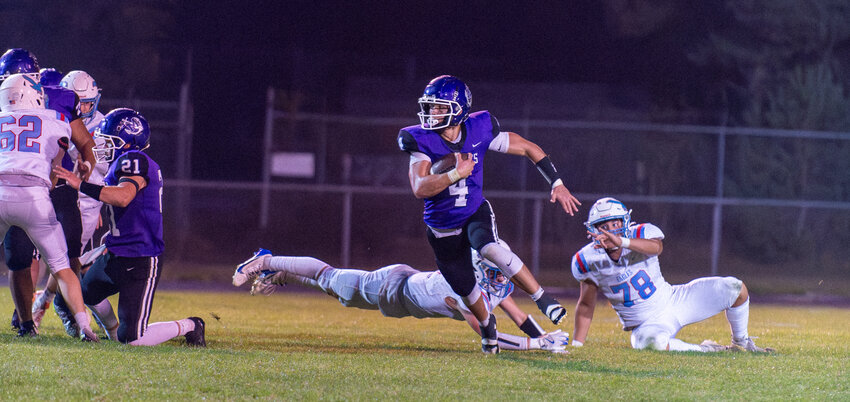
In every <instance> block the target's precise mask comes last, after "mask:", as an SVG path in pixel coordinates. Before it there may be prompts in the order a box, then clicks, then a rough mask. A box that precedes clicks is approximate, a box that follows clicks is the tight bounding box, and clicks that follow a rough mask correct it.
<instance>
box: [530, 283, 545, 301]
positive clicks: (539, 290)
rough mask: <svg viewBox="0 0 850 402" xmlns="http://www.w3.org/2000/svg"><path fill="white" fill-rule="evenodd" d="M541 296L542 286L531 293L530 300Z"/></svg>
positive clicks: (535, 299)
mask: <svg viewBox="0 0 850 402" xmlns="http://www.w3.org/2000/svg"><path fill="white" fill-rule="evenodd" d="M541 297H543V286H541V287H540V289H537V291H536V292H534V293H533V294H532V295H531V300H534V301H538V300H540V298H541Z"/></svg>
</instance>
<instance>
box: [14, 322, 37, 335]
mask: <svg viewBox="0 0 850 402" xmlns="http://www.w3.org/2000/svg"><path fill="white" fill-rule="evenodd" d="M37 336H38V330H37V329H35V324H33V322H32V320H30V321H25V322H22V323H20V325H19V326H18V337H19V338H24V337H28V338H35V337H37Z"/></svg>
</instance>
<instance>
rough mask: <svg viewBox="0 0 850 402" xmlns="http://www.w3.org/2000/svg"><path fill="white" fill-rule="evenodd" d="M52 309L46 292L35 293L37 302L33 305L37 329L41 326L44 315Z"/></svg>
mask: <svg viewBox="0 0 850 402" xmlns="http://www.w3.org/2000/svg"><path fill="white" fill-rule="evenodd" d="M48 308H50V301H49V300H47V297H46V296H44V291H43V290H39V291H37V292H35V301H33V303H32V322H33V324H35V328H36V329H38V327H39V326H41V320H42V319H43V318H44V313H45V312H47V309H48Z"/></svg>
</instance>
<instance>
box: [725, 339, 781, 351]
mask: <svg viewBox="0 0 850 402" xmlns="http://www.w3.org/2000/svg"><path fill="white" fill-rule="evenodd" d="M753 339H755V338H754V337H746V338H744V339H741V340H736V339H735V338H732V346H731V347H732V348H735V349H737V350H743V351H746V352H755V353H773V352H776V349H774V348H762V347H758V346H756V343H755V342H753Z"/></svg>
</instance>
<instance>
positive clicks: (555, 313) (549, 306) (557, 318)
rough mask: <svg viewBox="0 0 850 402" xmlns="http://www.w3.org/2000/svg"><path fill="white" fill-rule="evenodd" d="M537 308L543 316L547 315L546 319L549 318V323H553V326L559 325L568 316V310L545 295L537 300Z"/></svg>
mask: <svg viewBox="0 0 850 402" xmlns="http://www.w3.org/2000/svg"><path fill="white" fill-rule="evenodd" d="M536 303H537V308H539V309H540V311H541V312H542V313H543V314H546V317H547V318H549V321H552V323H553V324H555V325H558V324H560V323H561V321H562V320H563V319H564V317H566V316H567V309H565V308H564V306H562V305H561V303H559V302H558V301H557V300H555V298H554V297H549V296H546V295H543V296H542V297H541V298H540V299H537V301H536Z"/></svg>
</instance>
